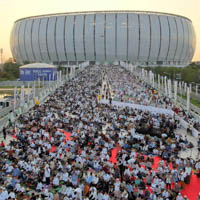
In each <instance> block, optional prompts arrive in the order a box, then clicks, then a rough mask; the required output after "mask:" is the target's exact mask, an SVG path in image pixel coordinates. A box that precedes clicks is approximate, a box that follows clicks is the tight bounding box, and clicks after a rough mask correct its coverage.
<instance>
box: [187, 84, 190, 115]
mask: <svg viewBox="0 0 200 200" xmlns="http://www.w3.org/2000/svg"><path fill="white" fill-rule="evenodd" d="M187 112H190V88H189V87H187Z"/></svg>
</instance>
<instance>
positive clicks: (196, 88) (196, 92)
mask: <svg viewBox="0 0 200 200" xmlns="http://www.w3.org/2000/svg"><path fill="white" fill-rule="evenodd" d="M196 95H198V85H196Z"/></svg>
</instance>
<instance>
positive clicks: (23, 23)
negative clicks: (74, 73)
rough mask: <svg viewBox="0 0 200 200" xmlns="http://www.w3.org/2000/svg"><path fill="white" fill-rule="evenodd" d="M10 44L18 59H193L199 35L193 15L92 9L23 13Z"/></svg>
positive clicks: (69, 61) (72, 61) (148, 61)
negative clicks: (34, 13)
mask: <svg viewBox="0 0 200 200" xmlns="http://www.w3.org/2000/svg"><path fill="white" fill-rule="evenodd" d="M10 45H11V51H12V54H13V57H14V58H15V60H16V61H17V62H19V63H24V62H25V61H28V62H30V63H32V62H43V63H49V64H50V63H53V64H63V65H65V64H75V63H81V62H84V61H90V62H97V63H113V62H116V61H125V62H130V63H133V64H143V65H181V66H185V65H187V64H189V63H190V62H191V60H192V57H193V55H194V50H195V45H196V39H195V32H194V28H193V25H192V22H191V20H190V19H188V18H186V17H183V16H179V15H173V14H168V13H157V12H146V11H144V12H142V11H92V12H73V13H60V14H49V15H41V16H33V17H27V18H23V19H19V20H17V21H16V22H15V23H14V26H13V29H12V32H11V38H10Z"/></svg>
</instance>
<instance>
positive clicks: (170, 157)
mask: <svg viewBox="0 0 200 200" xmlns="http://www.w3.org/2000/svg"><path fill="white" fill-rule="evenodd" d="M119 70H120V68H119ZM107 71H108V70H107V68H106V67H104V66H92V67H88V68H86V69H85V70H84V71H82V72H80V73H79V74H78V75H77V76H76V77H75V78H73V79H72V80H70V81H69V82H67V83H66V84H65V85H63V86H62V87H60V88H58V89H57V90H56V92H55V93H54V94H52V95H50V96H49V97H48V99H47V100H46V101H45V103H44V104H42V105H36V106H35V107H34V108H33V109H31V110H30V111H29V112H28V113H26V114H24V115H21V116H20V117H19V118H18V120H17V121H16V122H15V123H13V124H10V125H9V127H6V131H7V133H8V132H10V133H11V134H14V135H15V136H16V138H17V139H16V140H14V141H11V142H10V144H9V145H6V146H5V147H1V148H2V150H1V152H0V158H1V159H0V185H1V187H0V200H7V199H12V200H14V199H20V200H21V199H23V200H25V199H28V200H42V199H45V200H46V199H47V200H70V199H75V200H118V199H119V200H134V199H136V200H144V199H145V200H164V199H166V200H167V199H168V200H171V199H172V200H173V199H177V200H183V199H188V198H187V197H185V196H182V195H181V190H182V189H184V187H185V184H189V183H190V177H191V175H192V173H193V170H195V172H196V175H197V176H198V177H200V160H197V161H194V160H192V159H191V158H187V159H181V158H179V152H180V151H183V150H186V149H188V148H192V144H191V143H190V142H188V140H187V137H185V136H184V135H181V134H176V129H178V128H179V126H180V125H179V121H178V120H177V119H176V118H175V117H172V116H168V115H160V114H155V113H154V114H152V113H150V112H144V111H141V110H134V109H131V108H119V107H116V106H113V105H112V103H111V104H108V105H105V104H101V103H100V102H99V101H98V95H99V93H100V90H101V88H102V77H105V76H107V77H110V73H108V72H107ZM113 74H115V73H114V72H113ZM113 76H114V75H113ZM118 80H119V82H120V80H121V77H118ZM130 81H131V80H130ZM120 87H126V85H123V84H121V86H120ZM114 90H116V88H114ZM135 91H136V90H135ZM127 92H128V91H127ZM136 92H137V91H136ZM143 93H144V94H145V90H144V92H143ZM144 96H145V95H144ZM149 97H150V95H149ZM141 98H143V96H142V95H141ZM144 99H145V101H146V100H148V98H146V97H145V98H144ZM156 159H157V160H159V161H158V164H156V165H157V166H155V162H156ZM197 198H198V197H197Z"/></svg>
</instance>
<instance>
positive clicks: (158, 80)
mask: <svg viewBox="0 0 200 200" xmlns="http://www.w3.org/2000/svg"><path fill="white" fill-rule="evenodd" d="M158 89H159V90H160V74H158Z"/></svg>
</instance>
